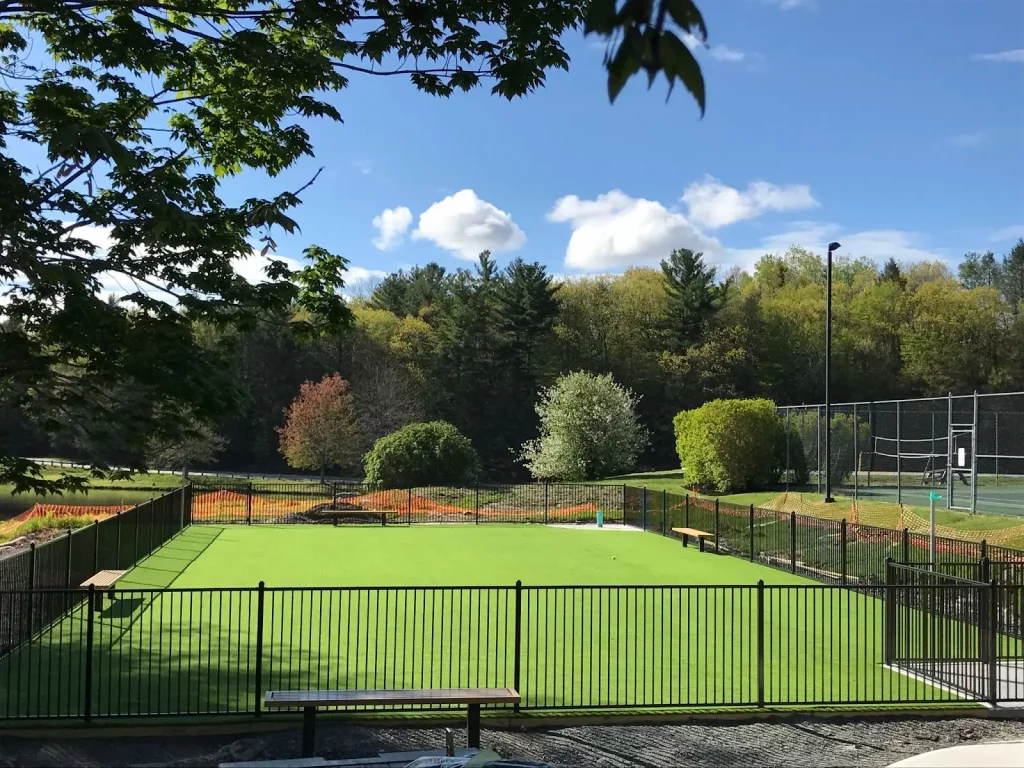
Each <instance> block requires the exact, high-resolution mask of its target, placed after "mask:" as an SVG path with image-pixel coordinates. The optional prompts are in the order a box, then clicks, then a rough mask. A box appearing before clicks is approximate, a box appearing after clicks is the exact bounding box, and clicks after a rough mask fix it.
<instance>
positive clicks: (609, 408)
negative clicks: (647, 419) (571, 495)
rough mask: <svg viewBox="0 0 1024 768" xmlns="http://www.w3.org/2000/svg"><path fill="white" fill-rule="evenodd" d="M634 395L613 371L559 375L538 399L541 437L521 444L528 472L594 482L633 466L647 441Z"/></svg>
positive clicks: (540, 477) (556, 477) (547, 477)
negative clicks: (621, 384) (620, 382)
mask: <svg viewBox="0 0 1024 768" xmlns="http://www.w3.org/2000/svg"><path fill="white" fill-rule="evenodd" d="M636 402H637V400H636V397H635V396H634V395H633V393H632V392H630V391H629V390H628V389H626V388H624V387H622V386H620V385H619V384H616V383H615V380H614V379H613V378H612V377H611V376H610V375H604V376H594V375H593V374H590V373H586V372H584V371H577V372H576V373H570V374H567V375H565V376H562V377H560V378H559V379H558V380H557V381H556V382H555V383H554V385H552V386H551V387H549V388H548V389H546V390H545V391H544V392H542V393H541V396H540V402H538V403H537V415H538V416H539V417H540V430H541V434H540V437H539V438H537V439H536V440H531V441H529V442H527V443H526V444H525V445H524V446H523V462H524V463H525V464H526V466H527V468H528V469H529V470H530V474H531V475H533V476H534V477H535V478H537V479H543V480H549V479H550V480H596V479H599V478H602V477H608V476H611V475H618V474H622V473H624V472H628V471H630V470H632V469H633V468H634V467H635V465H636V460H637V457H638V456H639V455H640V452H641V451H642V450H643V448H644V446H645V445H646V443H647V431H646V430H645V429H644V428H643V426H641V424H640V422H639V421H638V420H637V415H636Z"/></svg>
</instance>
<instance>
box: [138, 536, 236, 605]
mask: <svg viewBox="0 0 1024 768" xmlns="http://www.w3.org/2000/svg"><path fill="white" fill-rule="evenodd" d="M222 531H223V529H222V528H215V529H209V528H202V527H200V526H194V525H193V526H189V527H188V528H186V529H185V530H184V531H182V533H180V534H179V535H178V536H176V537H174V538H173V539H171V540H170V541H168V542H167V543H166V544H164V545H163V546H162V547H160V548H158V549H156V550H155V551H154V552H153V553H152V554H151V555H149V556H148V557H145V558H143V559H142V560H141V561H139V563H138V564H137V565H136V566H135V567H134V568H132V570H131V571H129V572H128V574H127V575H126V577H125V578H124V579H123V580H122V584H121V586H122V588H127V589H132V588H135V589H163V588H165V587H169V586H171V585H172V584H173V583H174V581H175V579H177V578H178V577H179V576H180V575H181V574H182V573H183V572H184V571H185V569H186V568H188V567H189V566H190V565H192V563H194V562H195V561H196V560H197V559H199V556H200V555H202V554H203V553H204V552H205V551H206V550H207V549H208V548H209V546H210V545H211V544H213V542H214V541H216V540H217V537H218V536H220V534H221V532H222Z"/></svg>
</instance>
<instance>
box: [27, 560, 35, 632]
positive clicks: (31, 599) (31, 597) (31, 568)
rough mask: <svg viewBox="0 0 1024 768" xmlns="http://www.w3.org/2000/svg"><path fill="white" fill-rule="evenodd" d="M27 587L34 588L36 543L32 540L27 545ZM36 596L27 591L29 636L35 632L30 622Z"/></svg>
mask: <svg viewBox="0 0 1024 768" xmlns="http://www.w3.org/2000/svg"><path fill="white" fill-rule="evenodd" d="M28 588H29V589H30V590H32V589H35V588H36V543H35V542H34V541H33V542H32V543H31V544H29V545H28ZM35 602H36V596H35V593H34V592H29V593H28V608H27V609H26V611H25V615H26V618H27V622H26V623H27V624H28V634H29V637H31V636H32V635H34V634H35V630H34V629H33V626H34V625H33V623H32V619H33V616H32V613H33V611H32V608H33V607H34V606H35Z"/></svg>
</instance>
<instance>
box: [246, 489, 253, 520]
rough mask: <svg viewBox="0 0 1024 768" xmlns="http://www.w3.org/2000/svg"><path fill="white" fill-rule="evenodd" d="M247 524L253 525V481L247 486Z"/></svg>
mask: <svg viewBox="0 0 1024 768" xmlns="http://www.w3.org/2000/svg"><path fill="white" fill-rule="evenodd" d="M245 524H246V525H252V483H248V484H247V485H246V487H245Z"/></svg>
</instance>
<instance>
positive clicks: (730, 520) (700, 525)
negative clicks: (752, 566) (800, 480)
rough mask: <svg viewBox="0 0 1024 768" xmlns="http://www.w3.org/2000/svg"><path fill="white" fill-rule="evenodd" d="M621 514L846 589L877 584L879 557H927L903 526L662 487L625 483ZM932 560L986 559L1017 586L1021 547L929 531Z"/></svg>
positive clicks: (923, 540) (926, 547)
mask: <svg viewBox="0 0 1024 768" xmlns="http://www.w3.org/2000/svg"><path fill="white" fill-rule="evenodd" d="M623 498H624V500H625V507H624V509H623V512H622V519H623V520H624V521H625V522H626V523H627V524H629V525H634V526H636V527H639V528H643V529H644V530H646V531H652V532H654V533H660V534H661V535H663V536H671V537H674V538H680V535H679V534H678V533H675V532H673V530H672V529H673V528H696V529H699V530H702V531H706V532H708V533H710V534H712V535H713V539H712V542H711V543H710V546H711V547H712V548H713V549H714V550H715V551H716V552H722V553H727V554H730V555H734V556H737V557H742V558H744V559H747V560H751V561H754V562H760V563H763V564H765V565H770V566H773V567H776V568H782V569H784V570H788V571H791V572H792V573H797V574H800V575H802V576H806V577H808V578H811V579H815V580H816V581H822V582H825V583H830V584H847V585H850V586H870V585H879V584H884V583H886V582H885V578H886V560H887V559H889V558H891V559H893V560H896V561H898V562H920V561H924V560H927V559H928V558H929V556H930V555H929V553H930V539H929V537H928V535H927V534H922V533H913V532H911V531H909V530H907V529H906V528H904V529H902V530H896V529H893V528H880V527H877V526H872V525H860V524H857V523H848V522H847V521H846V520H824V519H821V518H817V517H811V516H809V515H801V514H798V513H796V512H777V511H775V510H769V509H761V508H758V507H755V506H753V505H747V506H744V505H739V504H730V503H727V502H723V501H719V500H717V499H708V498H699V497H692V496H688V495H687V496H684V495H681V494H674V493H669V492H667V491H649V490H647V489H643V488H626V489H625V492H624V495H623ZM935 542H936V544H935V550H936V559H937V560H938V561H939V562H961V563H962V562H971V563H974V564H975V566H977V564H978V563H980V562H981V560H982V559H983V558H987V559H988V560H989V561H990V563H992V569H993V570H992V575H991V578H996V579H997V580H999V582H1000V583H1007V584H1010V583H1012V584H1024V550H1019V549H1012V548H1010V547H1001V546H993V545H989V544H987V542H985V541H968V540H965V539H951V538H947V537H943V536H937V537H936V539H935Z"/></svg>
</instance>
